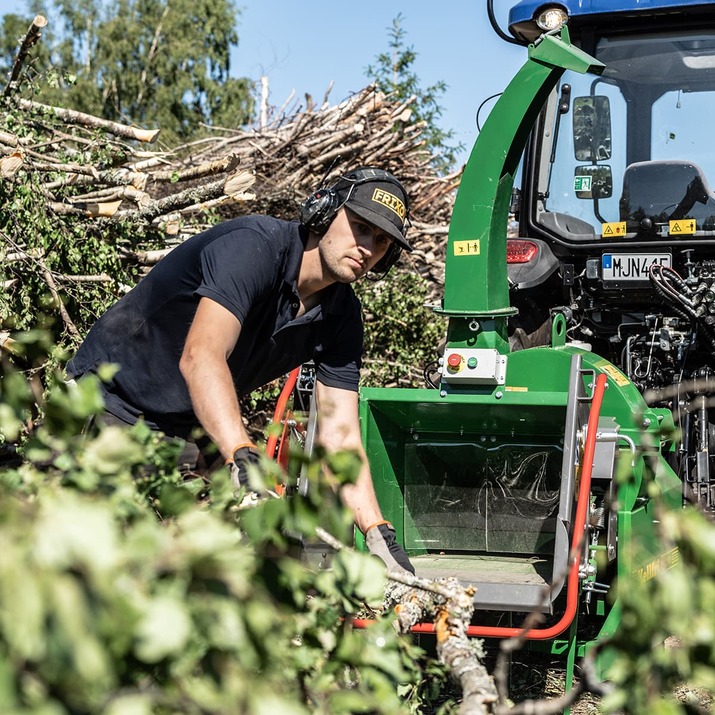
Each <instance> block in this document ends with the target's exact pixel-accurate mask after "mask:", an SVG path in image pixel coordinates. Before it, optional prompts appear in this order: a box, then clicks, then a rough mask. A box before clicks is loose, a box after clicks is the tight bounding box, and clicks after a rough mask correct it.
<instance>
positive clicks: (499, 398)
mask: <svg viewBox="0 0 715 715" xmlns="http://www.w3.org/2000/svg"><path fill="white" fill-rule="evenodd" d="M494 397H496V398H497V400H501V398H502V397H504V393H503V392H502V391H501V390H497V391H496V392H495V393H494Z"/></svg>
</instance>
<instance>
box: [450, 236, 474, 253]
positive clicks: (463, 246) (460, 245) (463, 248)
mask: <svg viewBox="0 0 715 715" xmlns="http://www.w3.org/2000/svg"><path fill="white" fill-rule="evenodd" d="M479 253H480V247H479V239H478V238H475V239H473V240H471V241H455V242H454V255H455V256H478V255H479Z"/></svg>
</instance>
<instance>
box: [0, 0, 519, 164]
mask: <svg viewBox="0 0 715 715" xmlns="http://www.w3.org/2000/svg"><path fill="white" fill-rule="evenodd" d="M235 4H236V6H237V7H238V8H239V11H240V14H239V21H238V28H237V29H238V36H239V44H238V47H237V49H236V50H235V51H234V53H233V55H232V57H231V74H232V75H233V76H242V77H249V78H250V79H251V80H253V81H255V82H256V83H259V81H260V77H261V76H262V75H265V76H267V77H268V87H269V92H270V94H269V102H270V104H272V105H273V106H275V107H278V108H280V107H281V106H283V104H284V102H285V101H286V100H287V99H288V98H289V96H290V94H291V91H293V90H295V92H296V98H297V99H301V100H302V98H303V95H304V94H305V93H309V94H310V95H311V96H312V98H313V100H314V101H315V102H316V103H318V102H321V101H322V99H323V97H324V95H325V93H326V91H327V89H328V87H329V86H330V84H331V82H332V83H333V87H332V90H331V92H330V95H329V100H330V102H331V103H337V102H339V101H341V100H343V99H345V98H346V97H348V96H350V95H351V94H352V93H354V92H357V91H359V90H360V89H362V88H363V87H365V86H366V85H367V84H368V79H367V76H366V74H365V70H366V68H367V66H368V65H369V64H371V63H374V62H375V58H376V57H377V55H378V54H380V53H381V52H386V51H388V42H389V30H390V28H391V26H392V21H393V19H394V18H395V17H397V15H398V13H401V14H402V18H403V20H402V27H403V29H404V31H405V43H406V44H407V45H408V46H411V47H412V48H413V49H414V50H415V52H416V53H417V59H416V60H415V63H414V65H413V70H414V72H415V73H416V74H417V76H418V77H419V80H420V85H421V86H422V87H425V88H426V87H428V86H430V85H432V84H434V83H436V82H439V81H444V82H445V83H446V84H447V90H446V92H445V93H444V94H443V95H442V97H441V100H440V104H441V105H442V107H443V115H442V118H441V120H440V122H439V124H440V127H441V128H442V129H443V130H452V131H453V132H454V138H453V142H454V143H461V144H464V145H465V150H464V152H462V153H461V154H460V155H459V160H460V161H466V159H467V157H468V155H469V152H470V151H471V149H472V146H473V145H474V142H475V141H476V138H477V133H478V132H477V127H476V121H475V116H476V111H477V108H478V107H479V105H480V104H481V103H482V101H483V100H485V99H487V98H488V97H490V96H491V95H493V94H495V93H498V92H501V91H503V90H504V88H505V87H506V85H507V84H508V83H509V81H510V79H511V77H512V76H513V75H514V74H515V73H516V72H517V70H518V69H519V67H520V66H521V65H522V64H523V63H524V61H525V60H526V50H525V49H524V48H523V47H521V46H517V45H511V44H508V43H506V42H504V41H503V40H501V39H499V37H497V35H496V34H495V33H494V31H493V30H492V28H491V26H490V24H489V20H488V18H487V11H486V0H442V2H441V3H436V2H434V1H433V0H429V1H428V0H362V1H361V2H359V3H342V2H305V1H303V0H236V2H235ZM511 4H512V0H494V7H495V12H496V15H497V17H498V19H499V20H500V24H501V26H502V29H504V30H506V24H507V17H508V12H509V8H510V6H511ZM8 12H17V13H23V12H27V10H26V3H25V2H24V0H0V15H4V14H6V13H8ZM493 104H494V100H491V101H489V102H488V103H487V104H486V105H485V106H484V108H483V110H482V112H481V113H480V117H479V121H480V124H482V125H483V123H484V119H485V118H486V116H487V115H488V111H489V109H490V108H491V107H492V106H493Z"/></svg>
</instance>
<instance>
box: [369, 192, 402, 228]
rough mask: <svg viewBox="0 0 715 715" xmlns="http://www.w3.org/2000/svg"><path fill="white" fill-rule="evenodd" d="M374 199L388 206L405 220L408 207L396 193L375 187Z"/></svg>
mask: <svg viewBox="0 0 715 715" xmlns="http://www.w3.org/2000/svg"><path fill="white" fill-rule="evenodd" d="M372 200H373V201H374V202H375V203H378V204H381V205H382V206H386V207H387V208H388V209H390V211H392V212H393V213H396V214H397V215H398V216H399V217H400V218H401V219H402V220H403V221H404V220H405V216H406V215H407V209H406V208H405V205H404V204H403V203H402V201H401V200H400V199H399V198H397V196H395V195H394V194H391V193H390V192H389V191H385V189H375V191H373V192H372Z"/></svg>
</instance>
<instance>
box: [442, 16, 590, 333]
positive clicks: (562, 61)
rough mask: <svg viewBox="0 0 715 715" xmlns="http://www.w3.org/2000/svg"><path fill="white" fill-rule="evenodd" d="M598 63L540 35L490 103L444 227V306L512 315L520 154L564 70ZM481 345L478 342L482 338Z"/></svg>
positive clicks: (462, 312)
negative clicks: (509, 242) (510, 238)
mask: <svg viewBox="0 0 715 715" xmlns="http://www.w3.org/2000/svg"><path fill="white" fill-rule="evenodd" d="M566 69H571V70H574V71H576V72H581V73H584V72H600V71H602V70H603V65H602V64H601V63H600V62H598V61H597V60H595V59H593V58H592V57H590V56H589V55H587V54H586V53H584V52H582V51H581V50H579V49H578V48H576V47H573V46H571V44H570V43H569V40H568V33H567V31H566V30H565V29H564V30H563V31H562V37H561V38H559V37H557V36H544V37H543V38H542V40H541V42H539V44H537V45H532V46H530V48H529V59H528V60H527V62H526V64H525V65H524V66H523V67H522V68H521V70H520V71H519V73H518V74H517V75H516V76H515V77H514V79H513V80H512V81H511V83H510V84H509V86H508V87H507V88H506V90H505V91H504V93H503V94H502V96H501V98H500V99H499V101H498V102H497V103H496V105H495V106H494V108H493V109H492V111H491V113H490V115H489V117H488V119H487V121H486V122H485V124H484V127H483V129H482V130H481V133H480V135H479V139H478V141H477V142H476V144H475V146H474V149H473V151H472V154H471V156H470V158H469V161H468V162H467V165H466V167H465V170H464V175H463V177H462V180H461V183H460V187H459V192H458V194H457V199H456V202H455V205H454V211H453V214H452V220H451V223H450V228H449V239H448V245H447V258H446V268H445V271H446V273H445V292H444V303H443V306H442V312H444V313H447V314H449V315H458V316H483V317H489V316H491V317H497V316H506V315H510V314H513V312H514V311H513V310H512V309H511V308H510V306H509V293H508V285H507V278H506V222H507V216H508V211H509V202H510V198H511V189H512V186H513V182H514V173H515V172H516V169H517V166H518V162H519V158H520V157H521V154H522V151H523V149H524V146H525V144H526V141H527V137H528V135H529V132H530V131H531V128H532V127H533V125H534V123H535V121H536V118H537V116H538V113H539V111H540V110H541V107H542V106H543V104H544V102H545V100H546V98H547V96H548V94H549V92H551V90H552V89H553V87H554V86H555V85H556V83H557V82H558V80H559V78H560V77H561V75H562V74H563V72H564V70H566ZM479 347H481V344H480V345H479Z"/></svg>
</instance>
